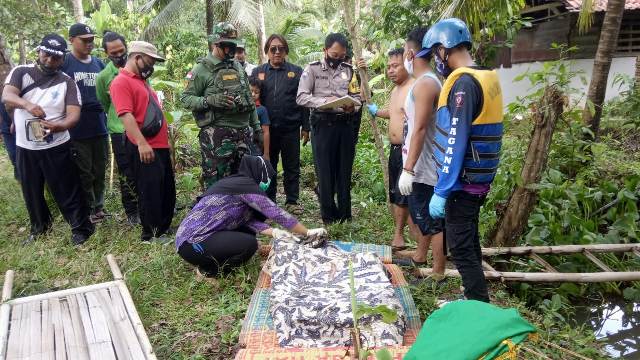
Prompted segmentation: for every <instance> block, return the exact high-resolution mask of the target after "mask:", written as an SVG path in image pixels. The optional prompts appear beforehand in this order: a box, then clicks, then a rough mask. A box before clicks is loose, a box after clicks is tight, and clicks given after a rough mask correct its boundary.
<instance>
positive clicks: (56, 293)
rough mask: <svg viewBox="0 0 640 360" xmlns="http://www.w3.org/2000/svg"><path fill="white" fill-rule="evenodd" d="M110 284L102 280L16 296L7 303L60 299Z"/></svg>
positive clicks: (103, 287) (106, 286) (111, 283)
mask: <svg viewBox="0 0 640 360" xmlns="http://www.w3.org/2000/svg"><path fill="white" fill-rule="evenodd" d="M111 285H114V282H113V281H108V282H103V283H100V284H93V285H88V286H81V287H77V288H73V289H65V290H59V291H54V292H50V293H45V294H38V295H32V296H27V297H22V298H17V299H13V300H9V301H8V303H9V304H11V305H15V304H24V303H28V302H32V301H38V300H44V299H51V298H60V299H62V298H64V297H66V296H68V295H75V294H80V293H84V292H87V291H95V290H99V289H106V288H108V287H109V286H111Z"/></svg>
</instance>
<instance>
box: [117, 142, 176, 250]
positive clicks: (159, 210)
mask: <svg viewBox="0 0 640 360" xmlns="http://www.w3.org/2000/svg"><path fill="white" fill-rule="evenodd" d="M126 147H127V154H128V156H129V161H130V163H131V165H132V166H131V168H132V174H133V179H134V181H135V183H136V194H137V196H138V212H139V214H140V224H141V225H142V240H149V239H151V238H152V237H154V236H156V237H157V236H160V235H162V234H165V233H166V232H167V231H168V230H169V228H170V227H171V221H172V220H173V212H174V209H175V206H176V183H175V180H174V177H173V167H172V166H171V156H170V155H169V149H154V152H155V158H154V160H153V161H152V162H151V163H149V164H145V163H143V162H142V161H140V154H139V153H138V147H137V146H136V145H134V144H132V143H131V142H130V141H129V140H128V139H127V142H126Z"/></svg>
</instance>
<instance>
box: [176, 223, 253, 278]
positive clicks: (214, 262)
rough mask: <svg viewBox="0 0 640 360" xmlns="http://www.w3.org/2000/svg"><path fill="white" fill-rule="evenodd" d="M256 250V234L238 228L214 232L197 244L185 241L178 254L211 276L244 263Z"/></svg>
mask: <svg viewBox="0 0 640 360" xmlns="http://www.w3.org/2000/svg"><path fill="white" fill-rule="evenodd" d="M257 250H258V240H257V239H256V234H255V233H253V232H251V231H249V230H246V231H244V230H238V231H220V232H217V233H214V234H212V235H211V236H209V237H208V238H207V239H206V240H204V241H202V242H199V243H197V244H191V243H188V242H185V243H184V244H182V245H181V246H180V248H179V249H178V254H179V255H180V257H182V258H183V259H184V260H185V261H186V262H188V263H189V264H191V265H194V266H197V267H198V268H199V269H200V271H202V272H204V273H206V274H207V275H210V276H211V275H216V274H217V273H218V272H220V271H229V270H231V269H233V268H235V267H238V266H240V265H242V264H244V263H245V262H247V261H248V260H249V259H251V257H252V256H253V254H255V253H256V251H257Z"/></svg>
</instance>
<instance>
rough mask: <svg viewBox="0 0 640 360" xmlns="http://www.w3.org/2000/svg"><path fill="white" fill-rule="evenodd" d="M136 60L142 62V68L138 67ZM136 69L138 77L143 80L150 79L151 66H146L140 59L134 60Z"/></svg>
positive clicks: (151, 73)
mask: <svg viewBox="0 0 640 360" xmlns="http://www.w3.org/2000/svg"><path fill="white" fill-rule="evenodd" d="M138 60H142V63H143V64H144V66H142V67H140V65H138ZM136 68H137V69H138V73H140V77H141V78H142V79H143V80H147V79H148V78H150V77H151V75H153V65H149V64H147V63H146V62H145V61H144V58H142V57H139V58H137V59H136Z"/></svg>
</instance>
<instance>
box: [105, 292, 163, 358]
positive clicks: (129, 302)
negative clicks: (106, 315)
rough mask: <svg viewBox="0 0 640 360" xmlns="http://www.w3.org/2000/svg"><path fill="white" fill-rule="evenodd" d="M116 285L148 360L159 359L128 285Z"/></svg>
mask: <svg viewBox="0 0 640 360" xmlns="http://www.w3.org/2000/svg"><path fill="white" fill-rule="evenodd" d="M115 283H116V284H117V286H118V290H120V295H121V296H122V301H123V303H124V307H125V309H126V310H127V314H128V315H129V319H130V321H131V324H132V325H133V328H134V330H135V332H136V335H137V336H138V341H139V342H140V345H142V350H143V351H144V355H145V357H146V359H147V360H155V359H157V358H156V355H155V353H154V352H153V348H152V347H151V342H150V341H149V338H148V337H147V333H146V332H145V330H144V325H143V324H142V320H141V319H140V315H138V312H137V310H136V306H135V304H134V303H133V299H132V298H131V294H130V293H129V289H127V284H126V283H125V282H124V280H116V281H115Z"/></svg>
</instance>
